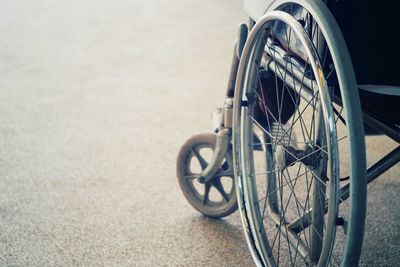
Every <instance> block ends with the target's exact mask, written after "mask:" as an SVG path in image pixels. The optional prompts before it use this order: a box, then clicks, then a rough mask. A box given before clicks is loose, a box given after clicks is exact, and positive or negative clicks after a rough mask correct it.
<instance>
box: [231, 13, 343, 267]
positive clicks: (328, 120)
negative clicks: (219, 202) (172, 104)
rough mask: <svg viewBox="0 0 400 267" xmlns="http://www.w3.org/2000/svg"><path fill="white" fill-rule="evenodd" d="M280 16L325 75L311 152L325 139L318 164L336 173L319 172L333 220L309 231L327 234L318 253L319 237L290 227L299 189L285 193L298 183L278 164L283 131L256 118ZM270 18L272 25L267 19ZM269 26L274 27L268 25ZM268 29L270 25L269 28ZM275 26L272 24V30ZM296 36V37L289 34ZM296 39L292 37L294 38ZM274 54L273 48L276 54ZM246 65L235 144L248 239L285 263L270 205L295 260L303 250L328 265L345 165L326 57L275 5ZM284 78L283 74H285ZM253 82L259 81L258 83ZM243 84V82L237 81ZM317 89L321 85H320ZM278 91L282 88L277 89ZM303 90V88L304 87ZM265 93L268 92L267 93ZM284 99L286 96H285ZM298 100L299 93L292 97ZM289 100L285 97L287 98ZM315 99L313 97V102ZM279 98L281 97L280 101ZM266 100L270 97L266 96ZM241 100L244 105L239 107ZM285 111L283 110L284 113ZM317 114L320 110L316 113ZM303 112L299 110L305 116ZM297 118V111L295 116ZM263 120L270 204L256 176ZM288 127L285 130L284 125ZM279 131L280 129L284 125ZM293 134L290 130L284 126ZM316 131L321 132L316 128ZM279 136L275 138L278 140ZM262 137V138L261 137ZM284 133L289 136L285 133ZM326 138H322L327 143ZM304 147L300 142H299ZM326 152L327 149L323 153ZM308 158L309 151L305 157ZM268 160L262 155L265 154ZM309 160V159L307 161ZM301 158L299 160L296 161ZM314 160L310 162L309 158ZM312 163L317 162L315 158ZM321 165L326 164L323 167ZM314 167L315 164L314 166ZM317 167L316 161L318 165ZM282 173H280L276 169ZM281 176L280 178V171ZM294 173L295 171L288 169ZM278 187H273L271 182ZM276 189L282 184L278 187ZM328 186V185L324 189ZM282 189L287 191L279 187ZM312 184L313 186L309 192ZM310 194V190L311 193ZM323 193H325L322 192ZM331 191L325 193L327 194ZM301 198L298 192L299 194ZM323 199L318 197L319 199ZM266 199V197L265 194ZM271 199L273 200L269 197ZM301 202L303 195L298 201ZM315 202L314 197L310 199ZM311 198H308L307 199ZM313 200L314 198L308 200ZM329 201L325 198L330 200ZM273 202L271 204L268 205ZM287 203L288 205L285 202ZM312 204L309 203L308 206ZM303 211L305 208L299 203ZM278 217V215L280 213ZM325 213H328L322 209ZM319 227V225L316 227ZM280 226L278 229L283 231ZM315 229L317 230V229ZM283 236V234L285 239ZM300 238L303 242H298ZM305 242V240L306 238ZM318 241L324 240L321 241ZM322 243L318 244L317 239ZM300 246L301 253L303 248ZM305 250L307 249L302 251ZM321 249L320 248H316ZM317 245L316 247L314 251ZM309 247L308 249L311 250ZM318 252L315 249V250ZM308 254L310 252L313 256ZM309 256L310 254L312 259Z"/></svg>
mask: <svg viewBox="0 0 400 267" xmlns="http://www.w3.org/2000/svg"><path fill="white" fill-rule="evenodd" d="M272 21H275V22H278V21H279V22H280V23H282V22H283V23H285V24H286V25H289V26H290V27H289V28H290V30H293V32H294V33H295V34H296V35H297V37H298V39H299V40H300V41H301V44H302V46H303V48H305V50H306V54H307V56H308V59H309V61H310V62H306V65H307V63H308V65H311V69H312V70H313V72H314V74H320V75H314V77H317V78H319V79H316V85H317V88H318V90H317V91H316V92H313V93H314V94H313V97H312V98H311V100H312V99H314V100H315V96H317V99H318V101H315V103H313V105H316V106H317V107H318V110H319V115H318V118H319V119H315V118H314V122H315V121H317V120H318V121H319V122H321V123H320V125H319V128H318V129H317V127H316V126H315V123H314V128H313V131H314V133H315V132H317V133H318V134H317V136H318V138H314V142H313V143H312V144H311V146H312V147H313V149H314V150H313V151H311V152H309V153H308V154H306V155H308V156H309V157H310V155H311V154H318V153H317V152H315V151H317V149H316V148H317V144H318V142H319V145H320V147H319V148H320V150H321V151H324V149H326V154H327V156H328V160H327V161H326V160H325V161H326V163H325V164H322V163H320V164H319V166H320V168H319V169H318V170H317V171H318V172H319V175H321V174H322V173H324V172H326V171H328V172H329V173H330V175H331V176H330V179H329V182H328V183H327V182H324V181H323V180H321V179H317V178H318V176H319V175H318V173H315V172H314V173H313V174H312V176H313V179H314V180H315V181H316V180H321V181H318V183H317V182H315V184H320V185H319V186H315V185H314V191H315V192H318V191H319V190H321V186H322V187H326V186H327V187H328V192H329V193H327V194H328V195H329V198H327V199H325V198H324V199H323V200H322V201H324V202H325V201H326V202H327V203H328V212H327V215H326V216H325V217H326V219H325V220H326V221H327V223H326V224H325V226H323V227H324V228H323V229H322V230H318V229H314V230H312V231H311V232H312V233H309V234H308V235H309V236H314V237H313V239H315V235H320V234H321V233H323V234H324V238H320V239H321V240H320V242H319V245H322V248H321V249H320V250H319V252H318V253H317V257H315V255H314V256H311V255H312V254H313V253H310V252H309V251H310V247H312V246H314V247H317V246H316V245H315V242H307V237H306V236H305V238H304V239H305V241H303V240H301V235H300V238H298V237H297V238H296V235H292V233H291V230H290V229H289V230H288V228H287V224H288V222H286V220H287V218H286V217H287V214H286V210H287V208H288V207H289V201H290V198H291V197H292V196H293V195H296V193H295V192H294V190H293V189H292V190H291V194H290V197H289V201H286V202H287V203H285V198H284V196H283V192H282V191H283V189H284V187H285V186H286V185H288V186H286V187H290V184H291V183H292V182H291V181H290V179H289V180H288V179H285V180H286V185H285V184H284V181H283V178H286V177H283V176H284V175H283V172H282V173H280V174H279V172H276V170H275V168H274V166H276V165H277V164H276V163H277V159H276V155H277V154H279V153H277V151H278V150H279V149H278V145H281V144H280V143H279V142H278V141H277V139H278V138H277V136H275V137H274V136H272V135H271V133H270V132H271V129H272V128H274V127H273V126H271V124H272V123H271V119H267V123H265V121H264V126H263V125H262V122H260V121H259V120H257V119H255V117H254V109H255V105H256V104H255V100H254V98H258V99H260V98H262V97H261V96H260V95H257V94H256V96H254V91H256V89H255V88H257V87H254V84H253V83H254V80H257V79H260V78H259V77H255V73H256V74H257V75H259V71H258V68H259V64H260V61H261V60H260V58H261V54H262V53H263V51H264V47H265V42H266V41H265V39H264V37H267V36H268V35H270V33H271V31H273V26H271V22H272ZM267 24H269V25H267ZM268 26H269V27H268ZM266 29H267V30H266ZM271 29H272V30H271ZM289 39H290V38H289ZM289 42H290V41H289ZM270 56H271V57H272V53H271V55H270ZM241 69H242V71H243V70H246V75H245V76H244V77H245V78H244V79H241V77H240V76H238V86H239V88H240V90H239V91H238V90H236V92H235V94H238V95H239V96H236V95H235V96H236V99H235V106H236V107H237V109H235V118H236V120H235V122H236V125H237V126H238V125H241V127H239V128H235V129H234V132H235V135H234V141H235V150H236V151H241V153H240V155H239V154H236V155H235V156H236V158H237V159H236V162H235V164H236V167H238V166H242V167H240V168H237V176H238V196H239V200H240V201H239V204H240V206H241V212H242V218H244V222H243V224H244V226H245V228H246V227H248V230H247V231H246V233H247V235H246V238H247V241H248V243H249V245H250V247H252V248H253V249H252V254H253V257H254V258H255V259H256V260H257V261H258V264H260V265H264V264H266V265H269V266H275V265H280V264H281V262H280V249H281V248H280V246H281V243H280V241H278V245H277V246H278V250H277V252H274V250H276V240H277V236H278V235H275V238H272V239H271V238H270V237H268V232H267V230H266V228H267V227H266V226H265V222H264V221H265V220H264V215H265V211H266V210H267V209H269V213H270V214H271V218H272V217H275V224H277V225H279V227H278V229H279V231H278V232H279V238H280V237H281V234H282V230H281V228H282V226H284V228H285V229H284V230H285V231H286V233H285V234H284V235H285V238H286V241H287V243H288V248H287V250H288V251H289V254H290V263H291V265H295V263H296V257H297V256H299V255H298V254H301V255H300V256H301V257H303V258H305V259H304V260H305V261H307V262H309V263H311V264H314V265H316V264H317V262H318V265H319V266H325V265H326V263H327V259H328V258H329V256H330V254H331V251H332V247H333V241H334V236H335V229H336V225H335V224H336V218H337V206H338V196H337V191H338V178H339V177H338V173H339V172H338V170H339V163H338V161H337V160H335V158H337V155H338V148H337V137H336V129H335V127H334V125H335V119H334V116H333V111H332V107H331V104H330V96H329V93H328V90H327V84H326V81H325V80H324V77H325V76H324V75H323V71H322V68H321V67H320V63H319V61H318V55H317V52H316V51H315V50H314V48H313V45H312V43H311V42H310V41H309V40H308V39H307V35H306V33H305V32H304V30H303V28H302V27H301V25H300V24H299V23H298V22H297V21H296V20H294V19H293V18H292V17H291V16H289V15H288V14H286V13H284V12H280V11H273V12H270V13H268V15H266V16H264V17H263V19H261V21H259V22H258V23H257V24H256V26H255V29H254V30H253V31H252V33H251V34H250V36H249V39H248V42H247V43H246V47H245V50H244V52H243V56H242V60H241V65H240V69H239V73H240V72H241ZM281 78H282V77H281ZM252 86H253V87H252ZM237 88H238V87H237ZM314 89H315V88H314ZM277 95H278V93H277ZM299 96H301V94H300V93H299ZM263 99H264V98H263ZM282 99H283V97H282ZM292 100H293V99H292ZM282 101H283V100H282ZM311 102H312V101H309V102H308V105H310V103H311ZM277 103H279V101H277ZM264 104H265V102H264ZM239 106H240V107H241V108H239ZM268 113H269V114H270V117H274V116H273V113H274V112H271V110H266V111H265V114H268ZM280 115H282V114H281V113H280V114H279V116H280ZM314 115H315V114H314ZM300 116H301V114H299V117H300ZM293 118H294V117H293ZM273 119H274V120H275V121H277V122H278V124H283V123H282V121H281V120H280V119H279V120H276V118H273ZM255 124H256V126H257V128H258V130H256V131H255V132H257V131H259V130H260V129H261V130H262V131H263V132H264V135H267V138H265V137H264V138H263V140H259V141H260V142H261V143H263V141H264V144H265V146H264V148H263V150H264V152H265V153H266V154H267V158H266V159H264V161H265V162H267V164H270V165H272V166H269V169H267V171H266V174H267V176H268V179H267V181H268V182H266V184H267V185H268V186H267V190H266V191H267V192H269V193H268V194H266V197H264V200H265V203H264V207H260V205H259V203H260V196H259V195H260V194H259V192H258V190H257V189H258V188H257V182H258V181H257V179H256V178H255V177H256V175H258V174H257V173H256V172H255V164H256V163H257V162H256V161H257V160H256V159H255V157H254V149H253V147H254V144H253V127H254V126H253V125H255ZM279 129H281V130H282V129H283V127H278V130H279ZM282 131H283V130H282ZM278 132H279V131H278ZM283 132H284V133H285V134H284V135H287V133H288V132H287V131H283ZM314 137H315V134H314ZM274 138H275V142H273V141H274ZM259 139H260V138H259ZM280 139H283V138H282V137H281V138H280ZM290 139H291V134H289V142H288V143H287V145H289V143H290ZM303 139H304V141H305V142H304V143H306V141H309V140H305V138H304V133H303ZM309 139H310V138H309ZM268 140H269V141H271V142H270V144H268ZM321 142H322V143H321ZM297 148H298V147H297ZM280 150H286V154H290V153H289V151H288V149H287V148H286V146H285V145H282V148H281V149H280ZM304 151H306V149H304ZM320 154H321V153H320ZM294 158H295V159H296V160H299V157H294ZM303 158H304V159H306V158H307V157H303ZM320 161H323V160H322V159H318V162H320ZM261 162H262V160H261ZM301 162H302V163H303V161H301ZM294 164H296V163H294ZM308 164H310V163H308ZM310 165H311V164H310ZM321 166H323V167H322V168H321ZM279 167H280V168H278V169H280V171H286V172H288V174H289V171H288V169H289V168H291V167H290V166H282V164H280V166H279ZM309 167H310V166H309ZM312 168H314V167H312ZM277 173H278V175H276V174H277ZM276 176H278V178H277V177H276ZM288 176H289V175H288ZM306 177H307V176H306ZM298 179H299V178H298V177H296V178H295V180H298ZM271 187H272V188H271ZM310 187H311V185H309V183H308V182H307V188H310ZM275 189H276V190H275ZM324 190H325V189H324ZM278 191H281V192H278ZM309 191H310V189H308V191H307V192H308V193H309ZM307 195H308V196H307V197H309V195H310V194H307ZM317 195H320V193H318V194H317ZM323 195H324V196H325V193H324V194H323ZM295 198H297V197H296V196H295ZM315 199H317V200H315ZM315 199H314V200H313V201H314V202H316V203H313V207H318V205H317V204H318V203H317V202H318V201H319V202H321V199H319V200H318V197H315ZM261 200H262V199H261ZM267 202H268V203H267ZM298 202H299V201H298ZM310 202H311V201H310ZM306 203H307V201H306ZM308 205H309V206H310V204H308ZM324 205H325V204H324ZM324 205H322V204H321V205H319V208H321V207H322V206H324ZM267 206H268V208H266V207H267ZM284 206H286V207H284ZM308 210H309V209H308ZM298 211H299V209H298ZM300 213H301V212H299V215H302V216H304V214H305V213H306V207H303V208H302V213H303V214H300ZM312 214H313V215H315V214H316V216H314V217H318V216H319V217H321V216H320V215H318V212H313V213H312ZM276 217H277V218H278V220H277V219H276ZM322 217H324V215H322ZM313 220H321V218H313ZM313 227H314V226H313V224H311V227H309V228H313ZM314 228H315V227H314ZM278 232H277V233H278ZM314 232H315V233H314ZM279 238H278V239H279ZM293 238H294V244H295V247H296V253H295V254H294V259H293V258H292V255H291V252H290V247H291V246H293V241H292V240H289V239H293ZM296 242H297V244H296ZM303 243H304V244H303ZM310 243H314V245H312V244H311V245H310ZM317 243H318V242H317ZM317 245H318V244H317ZM299 250H300V253H299V252H298V251H299ZM302 250H303V251H302ZM314 250H315V249H314ZM314 250H313V251H314ZM307 251H308V254H307ZM314 254H315V253H314ZM307 255H308V256H307ZM307 257H308V259H307ZM310 257H314V258H316V260H317V261H315V259H314V261H312V260H310Z"/></svg>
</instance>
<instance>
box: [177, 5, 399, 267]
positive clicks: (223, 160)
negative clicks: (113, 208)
mask: <svg viewBox="0 0 400 267" xmlns="http://www.w3.org/2000/svg"><path fill="white" fill-rule="evenodd" d="M353 2H354V1H353ZM340 4H341V3H340V1H339V2H337V1H325V2H324V1H317V0H272V1H267V0H245V10H246V12H247V13H248V15H249V17H250V22H249V23H248V24H241V25H240V27H239V34H238V39H237V40H236V43H235V51H234V55H233V60H232V65H231V73H230V78H229V83H228V89H227V92H226V98H225V101H224V105H223V108H221V109H218V110H216V111H215V112H214V113H213V118H214V122H215V127H214V133H206V134H198V135H195V136H193V137H192V138H190V139H189V140H188V141H186V143H185V144H184V145H183V146H182V148H181V149H180V151H179V154H178V159H177V177H178V182H179V185H180V187H181V189H182V192H183V194H184V196H185V197H186V199H187V200H188V201H189V203H190V204H191V205H192V206H193V207H194V208H195V209H197V210H198V211H200V212H201V213H202V214H204V215H205V216H207V217H211V218H221V217H224V216H227V215H229V214H231V213H233V212H234V211H236V210H237V209H238V208H239V211H240V218H241V220H242V225H243V229H244V233H245V237H246V241H247V244H248V247H249V249H250V252H251V254H252V257H253V259H254V262H255V263H256V265H257V266H357V265H358V262H359V258H360V253H361V249H362V242H363V235H364V225H365V216H366V198H367V184H368V183H370V182H371V181H373V180H375V179H376V178H377V177H379V176H380V175H381V174H382V173H384V172H385V171H387V170H388V169H389V168H391V167H392V166H394V165H395V164H396V163H398V162H399V161H400V146H398V147H397V148H395V149H394V150H392V151H391V152H390V153H388V154H387V155H386V156H384V157H383V158H381V159H380V160H378V161H377V162H376V163H374V164H373V165H371V166H369V167H367V164H366V151H365V138H364V136H365V135H366V134H385V135H387V136H388V137H390V138H391V139H393V140H395V141H397V142H398V143H400V126H399V125H400V115H399V111H397V110H398V106H399V104H400V82H398V81H399V77H397V76H396V75H395V72H394V71H393V70H392V69H390V70H386V71H385V70H382V66H380V65H377V64H376V65H375V66H374V67H375V68H374V69H372V70H371V68H369V69H368V68H367V67H369V66H370V65H371V64H369V65H368V64H366V61H365V60H366V58H367V59H368V58H369V59H371V57H374V56H375V58H377V60H380V59H381V57H379V55H372V54H368V55H360V53H361V52H363V49H362V45H363V42H362V40H361V42H360V40H358V41H357V38H361V39H362V38H364V35H362V34H360V35H362V36H361V37H360V36H359V37H357V36H354V35H355V32H354V31H353V30H354V29H353V30H352V28H351V27H350V26H349V24H346V23H348V20H349V16H347V15H346V14H343V13H340V12H338V10H340V9H341V8H345V10H346V11H347V12H353V11H354V10H352V9H351V6H350V4H349V1H347V4H345V5H348V6H344V7H343V6H342V7H341V6H340ZM355 4H357V3H355ZM355 4H354V3H353V6H354V5H355ZM338 5H339V6H338ZM343 10H344V9H342V11H343ZM366 34H367V33H366ZM379 53H381V51H379ZM353 63H354V67H353ZM367 63H368V62H367ZM383 82H387V83H383Z"/></svg>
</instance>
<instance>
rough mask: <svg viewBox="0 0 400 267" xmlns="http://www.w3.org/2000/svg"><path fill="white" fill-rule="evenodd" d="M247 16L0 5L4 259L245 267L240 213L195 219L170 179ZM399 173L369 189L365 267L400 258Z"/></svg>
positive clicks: (169, 7)
mask: <svg viewBox="0 0 400 267" xmlns="http://www.w3.org/2000/svg"><path fill="white" fill-rule="evenodd" d="M244 17H245V16H244V13H243V11H242V3H241V1H228V0H224V1H220V0H218V1H217V0H206V1H204V0H191V1H177V0H157V1H141V2H139V1H123V0H121V1H89V0H87V1H78V0H71V1H51V0H46V1H45V0H44V1H20V0H12V1H11V0H3V1H0V265H1V266H71V265H79V266H158V265H160V266H251V265H252V260H251V257H250V254H249V252H248V250H247V247H246V244H245V241H244V237H243V235H242V230H241V225H240V221H239V217H238V214H235V215H233V216H231V217H229V218H227V219H225V220H220V221H212V220H208V219H205V218H203V217H202V216H200V215H199V214H198V213H197V212H196V211H195V210H193V209H192V208H191V207H190V206H189V205H188V204H187V202H186V200H185V199H184V197H183V196H182V194H181V192H180V189H179V187H178V184H177V182H176V178H175V159H176V155H177V152H178V150H179V147H180V145H181V144H182V143H183V142H184V140H185V139H186V138H188V137H189V136H191V135H193V134H196V133H199V132H205V131H208V129H209V114H210V112H211V111H212V110H213V109H214V108H215V107H217V106H218V105H220V104H221V101H222V99H223V93H224V92H223V89H224V88H225V85H226V80H227V75H228V69H229V62H230V55H231V50H232V45H233V40H234V38H235V33H236V26H237V24H238V23H239V22H240V21H242V20H243V19H244ZM368 143H369V145H368V150H369V154H370V155H369V156H370V157H371V158H376V157H377V155H379V154H382V153H384V151H387V150H388V149H391V148H392V147H394V144H393V143H392V142H389V141H388V140H387V139H384V138H373V139H369V140H368ZM399 172H400V169H399V168H398V167H397V168H394V169H392V170H391V171H390V172H388V173H387V174H385V175H384V176H383V177H382V178H381V180H379V181H376V182H374V183H373V184H371V185H370V187H369V198H368V204H369V210H368V221H367V232H366V239H365V245H364V253H363V255H362V261H363V264H364V265H368V266H380V265H381V266H396V265H397V266H398V265H399V264H398V263H399V260H400V257H399V255H400V247H399V245H400V241H399V240H400V227H399V225H398V222H399V221H400V209H399V208H398V207H399V204H400V194H399V192H400V179H399V177H398V176H399Z"/></svg>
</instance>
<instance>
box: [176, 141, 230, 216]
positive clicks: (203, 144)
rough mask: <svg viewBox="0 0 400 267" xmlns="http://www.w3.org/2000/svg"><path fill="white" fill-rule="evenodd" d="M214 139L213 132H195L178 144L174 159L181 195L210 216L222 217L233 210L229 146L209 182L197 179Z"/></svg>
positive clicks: (211, 152)
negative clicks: (176, 158) (180, 145)
mask: <svg viewBox="0 0 400 267" xmlns="http://www.w3.org/2000/svg"><path fill="white" fill-rule="evenodd" d="M216 142H217V136H216V135H215V134H198V135H195V136H193V137H191V138H190V139H189V140H187V141H186V143H185V144H184V145H183V146H182V147H181V149H180V151H179V154H178V160H177V178H178V182H179V186H180V187H181V190H182V192H183V194H184V196H185V197H186V199H187V200H188V201H189V203H190V204H191V205H192V206H193V207H194V208H195V209H196V210H198V211H199V212H201V213H202V214H203V215H204V216H206V217H210V218H221V217H225V216H228V215H230V214H231V213H233V212H235V211H236V210H237V198H236V191H235V184H234V169H233V160H232V152H231V149H228V152H227V153H226V155H225V159H224V160H223V162H222V164H221V166H220V168H219V169H218V171H217V172H216V174H215V175H214V177H213V178H212V179H211V180H210V181H208V182H206V183H202V182H200V181H199V179H198V178H199V174H200V173H201V172H202V171H203V170H204V169H205V168H206V167H207V165H208V164H209V162H210V161H211V159H212V156H213V152H214V150H215V145H216Z"/></svg>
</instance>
